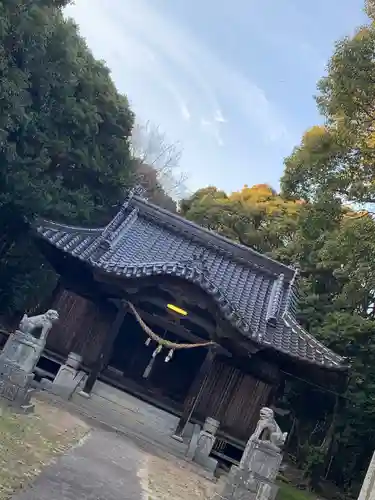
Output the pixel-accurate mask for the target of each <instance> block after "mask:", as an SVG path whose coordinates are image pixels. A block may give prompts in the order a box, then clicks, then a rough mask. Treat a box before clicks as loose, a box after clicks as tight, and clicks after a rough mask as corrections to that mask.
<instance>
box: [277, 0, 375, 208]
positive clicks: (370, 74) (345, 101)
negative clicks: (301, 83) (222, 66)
mask: <svg viewBox="0 0 375 500" xmlns="http://www.w3.org/2000/svg"><path fill="white" fill-rule="evenodd" d="M370 4H371V5H372V2H369V4H368V6H369V8H370ZM374 55H375V25H374V24H373V23H370V24H369V25H368V26H362V27H360V28H358V29H357V31H356V33H355V34H354V35H353V36H352V37H345V38H344V39H342V40H340V41H339V42H337V44H336V46H335V51H334V53H333V55H332V57H331V59H330V61H329V64H328V73H327V75H326V76H325V77H324V78H322V79H321V80H320V82H319V84H318V95H317V97H316V101H317V104H318V107H319V110H320V111H321V113H322V114H323V116H324V118H325V120H326V125H325V126H324V127H323V126H320V127H313V128H312V129H310V130H309V131H308V132H307V133H306V134H305V135H304V136H303V138H302V141H301V144H300V145H299V146H298V147H296V148H295V149H294V151H293V153H292V154H291V155H290V156H289V157H288V158H286V160H285V172H284V175H283V177H282V181H281V183H282V191H283V193H284V194H286V195H288V196H297V197H303V198H304V199H310V200H311V199H313V197H314V196H315V195H316V193H317V191H319V190H323V191H324V192H327V191H330V192H332V193H333V194H334V195H337V196H340V197H341V199H342V200H344V201H346V202H356V203H373V202H374V201H375V174H374V169H373V163H374V160H375V155H374V145H375V132H374V120H375V59H374Z"/></svg>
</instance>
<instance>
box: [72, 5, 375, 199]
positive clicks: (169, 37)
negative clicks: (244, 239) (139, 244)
mask: <svg viewBox="0 0 375 500" xmlns="http://www.w3.org/2000/svg"><path fill="white" fill-rule="evenodd" d="M362 6H363V0H315V1H314V2H304V1H302V0H230V1H229V0H219V1H218V0H199V1H198V0H107V1H103V0H76V3H75V5H72V6H70V7H69V8H68V9H67V14H68V15H69V16H71V17H73V18H74V19H75V20H76V22H77V23H78V25H79V26H80V30H81V34H82V35H83V36H84V37H85V38H86V39H87V43H88V45H89V47H90V48H91V49H92V50H93V52H94V54H95V56H96V57H98V58H100V59H103V60H105V61H106V64H107V65H108V67H109V68H110V69H111V71H112V77H113V79H114V81H115V83H116V85H117V87H118V89H119V90H120V91H121V92H123V93H126V94H127V96H128V98H129V100H130V103H131V106H132V108H133V110H134V111H135V113H136V115H137V119H138V120H139V121H140V122H145V121H147V120H150V121H151V122H152V123H154V124H156V125H159V126H160V128H161V129H162V130H163V131H165V133H166V134H167V136H168V139H169V140H170V141H171V142H179V143H180V144H181V147H182V150H183V155H182V159H181V168H182V169H183V170H184V171H186V172H187V173H188V175H189V179H188V186H189V188H190V189H192V190H195V189H198V188H200V187H203V186H207V185H215V186H217V187H219V188H221V189H225V190H226V191H234V190H237V189H240V188H241V187H242V186H243V185H244V184H248V185H252V184H258V183H269V184H271V185H272V186H273V187H275V188H278V182H279V178H280V176H281V174H282V170H283V158H284V157H285V156H286V155H288V154H289V153H290V152H291V150H292V148H293V146H294V145H296V144H298V142H299V141H300V138H301V135H302V133H303V132H304V131H305V130H306V129H307V128H308V127H309V126H312V125H314V124H316V123H319V122H320V121H321V120H322V119H321V117H319V115H318V112H317V110H316V106H315V102H314V100H313V94H314V93H315V89H316V82H317V80H318V79H319V78H320V77H321V76H322V75H323V74H324V72H325V66H326V63H327V61H328V59H329V57H330V55H331V54H332V51H333V46H334V42H335V40H337V39H339V38H341V37H342V36H345V35H348V34H350V33H352V32H353V30H354V29H355V27H356V26H358V25H360V24H363V23H364V22H365V21H366V18H365V15H364V13H363V11H362Z"/></svg>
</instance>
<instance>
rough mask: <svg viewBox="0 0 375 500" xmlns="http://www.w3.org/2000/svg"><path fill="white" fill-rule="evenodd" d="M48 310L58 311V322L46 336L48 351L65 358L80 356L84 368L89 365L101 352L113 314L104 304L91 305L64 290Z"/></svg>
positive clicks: (89, 302) (91, 303) (87, 301)
mask: <svg viewBox="0 0 375 500" xmlns="http://www.w3.org/2000/svg"><path fill="white" fill-rule="evenodd" d="M50 308H52V309H56V310H57V311H58V312H59V315H60V320H59V322H58V323H57V324H56V325H55V326H54V327H53V329H52V331H51V332H50V334H49V336H48V340H47V348H48V349H50V350H51V351H52V352H55V353H56V354H59V355H61V356H64V357H66V356H67V355H68V354H69V352H71V351H74V352H76V353H78V354H81V355H82V356H83V363H84V365H86V366H90V365H91V364H92V363H93V362H94V361H95V359H96V358H97V356H98V354H99V353H100V349H101V348H102V345H103V341H104V338H105V337H106V335H107V334H108V332H109V330H110V328H111V324H112V322H113V321H114V317H115V312H114V311H113V310H112V309H110V308H109V307H108V305H107V304H105V303H104V304H94V303H93V302H91V301H89V300H86V299H83V298H82V297H80V296H79V295H76V294H74V293H72V292H68V291H66V290H64V291H62V292H61V293H60V294H59V295H58V296H57V297H56V299H55V301H54V302H53V303H52V304H51V306H50Z"/></svg>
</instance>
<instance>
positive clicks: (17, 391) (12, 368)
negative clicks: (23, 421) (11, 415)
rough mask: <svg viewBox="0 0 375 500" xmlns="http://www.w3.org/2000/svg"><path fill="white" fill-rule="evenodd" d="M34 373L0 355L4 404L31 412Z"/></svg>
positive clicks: (1, 394)
mask: <svg viewBox="0 0 375 500" xmlns="http://www.w3.org/2000/svg"><path fill="white" fill-rule="evenodd" d="M33 379H34V375H33V374H30V373H27V372H25V371H24V370H22V369H21V368H20V367H19V366H17V365H15V364H13V363H11V362H10V361H8V360H4V359H3V358H1V356H0V401H1V403H2V404H3V405H6V406H9V407H12V408H14V409H18V410H20V411H22V412H27V413H29V412H30V411H32V410H33V405H32V404H31V403H30V398H31V395H32V393H33V392H34V391H33V389H32V387H31V384H32V381H33Z"/></svg>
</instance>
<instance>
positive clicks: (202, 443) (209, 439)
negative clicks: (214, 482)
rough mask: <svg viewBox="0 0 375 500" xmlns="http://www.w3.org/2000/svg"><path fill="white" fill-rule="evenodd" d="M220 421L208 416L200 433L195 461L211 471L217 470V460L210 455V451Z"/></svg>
mask: <svg viewBox="0 0 375 500" xmlns="http://www.w3.org/2000/svg"><path fill="white" fill-rule="evenodd" d="M219 425H220V422H218V421H217V420H215V419H213V418H206V421H205V423H204V426H203V429H202V431H201V432H200V434H199V437H198V441H197V444H196V449H195V452H194V455H193V461H194V462H196V463H197V464H198V465H201V466H202V467H204V468H205V469H208V470H209V471H211V472H215V470H216V467H217V460H215V459H214V458H212V457H210V453H211V451H212V448H213V446H214V444H215V440H216V432H217V430H218V428H219Z"/></svg>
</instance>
